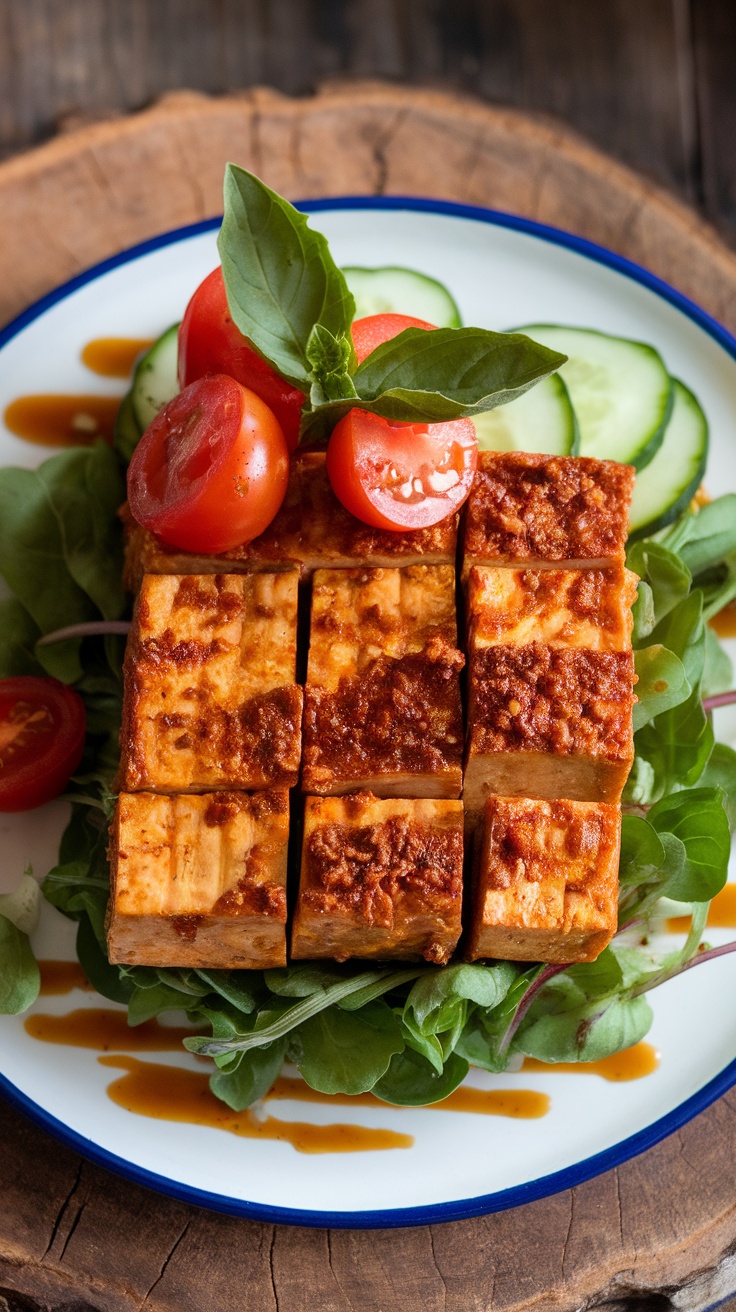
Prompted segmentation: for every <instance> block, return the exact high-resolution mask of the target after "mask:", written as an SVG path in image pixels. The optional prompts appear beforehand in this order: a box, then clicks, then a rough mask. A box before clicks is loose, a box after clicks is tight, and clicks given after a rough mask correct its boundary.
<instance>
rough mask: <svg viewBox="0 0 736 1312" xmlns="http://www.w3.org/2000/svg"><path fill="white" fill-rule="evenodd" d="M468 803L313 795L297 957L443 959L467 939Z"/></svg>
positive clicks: (294, 942)
mask: <svg viewBox="0 0 736 1312" xmlns="http://www.w3.org/2000/svg"><path fill="white" fill-rule="evenodd" d="M462 878H463V806H462V802H455V801H435V800H427V799H411V800H409V799H401V798H395V799H394V798H392V799H389V800H381V801H379V799H378V798H376V797H375V796H373V795H372V794H371V793H354V794H352V795H351V796H349V797H308V798H307V800H306V805H305V813H304V839H303V847H302V869H301V880H300V885H299V898H298V901H297V907H296V912H295V914H294V922H293V927H292V934H291V954H292V957H295V958H305V959H307V960H309V959H310V958H313V957H314V958H317V957H332V958H334V959H335V960H337V961H346V960H347V958H348V957H369V958H376V957H377V958H385V959H386V960H399V961H401V960H418V959H421V958H422V957H423V958H424V959H425V960H426V961H431V962H434V963H435V964H436V965H443V964H444V963H445V962H447V961H449V959H450V957H451V955H452V952H453V950H454V948H455V946H456V944H457V941H458V939H459V937H460V929H461V921H460V915H461V908H462Z"/></svg>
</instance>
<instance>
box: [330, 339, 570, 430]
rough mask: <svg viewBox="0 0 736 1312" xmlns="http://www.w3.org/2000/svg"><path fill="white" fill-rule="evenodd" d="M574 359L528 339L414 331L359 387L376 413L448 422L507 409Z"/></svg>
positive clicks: (359, 377) (394, 342)
mask: <svg viewBox="0 0 736 1312" xmlns="http://www.w3.org/2000/svg"><path fill="white" fill-rule="evenodd" d="M566 358H567V357H566V356H564V355H560V354H559V352H558V351H551V350H550V349H549V348H548V347H546V346H540V345H539V343H538V342H533V341H532V340H531V338H529V337H525V336H524V334H523V333H494V332H490V331H489V330H487V329H485V328H435V329H433V330H432V331H431V332H427V331H425V330H424V329H422V328H406V329H405V330H404V332H402V333H399V334H398V336H397V337H394V338H392V339H391V341H388V342H384V343H383V345H381V346H379V347H377V348H376V350H375V351H372V352H371V354H370V355H369V356H368V357H367V358H366V359H365V360H364V361H363V363H362V364H361V365H360V366H359V367H358V369H357V370H356V372H355V374H354V375H353V383H354V384H355V388H356V391H357V393H358V396H359V397H360V402H362V404H363V407H364V408H366V409H369V410H371V411H373V413H374V414H379V415H383V416H384V417H385V418H386V419H399V420H414V421H419V422H422V423H427V422H428V423H442V422H443V421H445V420H448V419H460V418H462V417H464V416H467V417H470V418H472V416H473V415H476V414H480V413H481V412H482V411H484V410H492V409H494V408H495V407H496V406H499V405H506V403H507V402H508V401H513V400H514V399H515V397H517V396H521V395H522V393H523V392H526V391H528V389H529V388H530V387H533V385H534V384H535V383H537V382H539V381H540V380H541V379H542V378H546V377H547V376H548V375H549V374H551V373H554V371H555V370H556V369H559V367H560V365H562V364H564V363H565V360H566Z"/></svg>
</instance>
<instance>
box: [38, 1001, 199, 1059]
mask: <svg viewBox="0 0 736 1312" xmlns="http://www.w3.org/2000/svg"><path fill="white" fill-rule="evenodd" d="M24 1026H25V1030H26V1033H27V1034H30V1036H31V1038H32V1039H40V1040H41V1041H42V1043H61V1044H63V1045H65V1046H68V1047H74V1048H97V1049H98V1051H100V1052H109V1051H110V1049H111V1048H114V1049H115V1050H116V1051H117V1052H181V1043H182V1039H185V1038H188V1037H189V1036H190V1035H191V1034H196V1033H198V1031H197V1030H193V1029H181V1028H179V1027H178V1026H173V1025H161V1024H160V1022H159V1021H157V1020H147V1021H144V1022H143V1024H142V1025H135V1026H131V1025H129V1024H128V1017H127V1014H126V1013H125V1012H124V1011H112V1010H110V1009H108V1008H106V1007H79V1008H78V1009H77V1010H76V1011H70V1012H68V1013H67V1014H66V1015H65V1016H50V1015H46V1014H45V1013H44V1012H36V1013H35V1015H33V1016H28V1017H27V1019H26V1020H25V1022H24Z"/></svg>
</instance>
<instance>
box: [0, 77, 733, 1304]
mask: <svg viewBox="0 0 736 1312" xmlns="http://www.w3.org/2000/svg"><path fill="white" fill-rule="evenodd" d="M226 158H234V159H236V160H237V161H238V162H240V163H243V164H247V165H250V166H251V167H254V168H256V169H257V170H258V171H260V172H262V173H263V175H264V176H265V177H266V178H267V180H268V181H270V182H271V183H272V184H273V185H274V186H276V187H278V188H279V189H280V190H282V191H284V192H285V193H286V194H287V195H289V196H292V197H294V196H298V195H302V196H303V195H312V196H317V195H329V194H336V193H339V192H395V193H402V192H403V193H415V194H421V193H424V194H435V195H442V196H446V197H451V198H455V199H458V200H463V201H473V202H477V203H481V204H489V205H494V206H498V207H500V208H506V209H510V210H515V211H517V212H521V213H524V214H528V215H531V216H532V217H535V218H542V219H544V220H546V221H549V222H555V223H559V224H561V225H562V226H564V227H568V228H571V229H573V230H575V231H577V232H581V233H584V234H585V235H587V236H591V237H594V238H595V239H598V240H602V241H604V242H606V243H607V244H608V245H611V246H613V247H615V248H617V249H619V250H622V251H623V252H624V253H626V254H629V255H631V256H633V257H634V258H635V259H638V260H641V261H642V262H643V263H645V264H648V265H649V266H650V267H652V268H654V269H655V270H657V271H659V272H661V273H663V274H664V275H665V276H668V277H669V279H670V280H671V281H674V282H676V283H677V284H678V285H680V286H681V287H682V288H683V289H684V290H686V291H689V292H690V293H691V294H693V295H695V296H696V297H697V298H698V299H699V300H700V301H701V302H703V303H705V304H707V306H708V308H710V309H712V310H713V311H714V312H715V313H717V314H718V315H719V316H720V317H721V318H722V319H724V320H725V321H727V322H729V323H730V324H731V325H732V326H734V327H736V256H734V255H733V254H731V253H730V252H729V251H727V250H726V249H725V248H724V247H722V246H721V245H720V244H719V243H718V241H717V240H716V238H715V236H714V235H713V234H712V233H711V232H710V231H708V230H707V229H705V228H704V227H703V225H702V224H701V223H700V222H699V221H698V220H697V219H696V218H695V216H694V215H693V214H692V213H691V212H690V211H689V210H687V209H685V208H683V207H682V206H681V205H680V204H679V203H678V202H676V201H674V200H673V199H672V198H671V197H670V196H668V195H666V194H664V193H662V192H661V191H659V190H658V189H657V188H656V187H653V186H652V185H651V184H650V183H648V182H645V181H642V179H640V178H638V177H637V176H635V175H633V174H631V173H630V172H628V171H627V170H626V169H624V168H622V167H621V166H619V165H617V164H614V163H612V162H611V161H610V160H608V159H606V158H605V157H602V156H601V155H599V154H598V153H596V152H595V151H594V150H592V149H591V148H590V147H589V146H587V145H586V144H585V143H584V142H581V141H580V140H578V139H577V138H575V137H574V136H572V135H570V134H569V133H567V132H565V131H563V130H561V129H560V128H558V127H557V126H555V125H553V124H550V123H547V122H536V121H533V120H530V119H528V118H526V117H525V116H523V115H520V114H518V113H516V112H513V111H507V110H494V109H491V108H489V107H487V106H484V105H482V104H478V103H476V102H473V101H470V100H460V99H458V98H456V97H452V96H449V95H446V94H442V93H437V92H420V91H410V90H402V89H400V88H386V87H378V86H375V85H368V86H365V85H355V86H352V87H349V88H339V87H338V88H335V87H333V88H331V89H329V90H327V91H326V92H325V93H324V94H321V95H320V96H318V97H317V98H314V99H307V100H302V101H293V100H289V99H287V98H284V97H282V96H279V95H276V94H274V93H272V92H268V91H262V90H261V91H252V92H249V93H247V94H246V95H243V96H241V97H238V98H229V99H224V100H208V99H206V98H203V97H201V96H195V95H178V96H173V97H171V98H169V99H167V100H166V101H165V102H164V103H163V104H162V105H161V106H160V107H156V108H154V109H152V110H149V111H145V112H144V113H142V114H140V115H138V116H133V117H130V118H125V119H120V120H119V121H114V122H107V123H102V124H97V125H92V126H89V127H87V128H84V129H82V130H80V131H79V132H77V133H75V134H72V135H68V136H65V137H60V138H58V139H56V140H55V141H53V142H51V143H49V144H47V145H45V146H42V147H40V148H39V149H38V150H36V151H34V152H31V153H30V154H28V155H25V156H21V157H19V158H17V159H11V160H9V161H7V162H6V163H5V164H3V165H0V270H1V271H2V278H0V319H1V318H7V317H9V316H10V315H11V314H13V313H15V312H17V311H18V310H19V309H20V308H22V306H23V305H25V304H27V303H28V301H30V300H31V299H32V298H33V297H35V296H37V295H39V294H40V293H41V292H43V291H44V290H47V289H48V288H49V287H51V286H54V285H56V284H57V283H59V282H60V281H61V280H63V279H64V278H67V277H69V276H70V275H71V274H73V273H75V272H77V271H78V270H79V269H80V268H83V267H85V266H86V265H88V264H90V263H92V262H93V261H94V260H97V259H100V258H102V256H104V255H106V254H109V253H111V252H112V251H114V250H118V249H120V248H122V247H124V246H128V245H130V244H132V243H133V242H135V241H138V240H140V239H141V238H143V237H145V236H148V235H150V234H151V233H153V232H158V231H162V230H164V229H166V228H169V227H172V226H175V225H177V224H182V223H186V222H190V221H192V220H194V219H197V218H201V217H203V216H204V215H207V214H211V213H213V212H215V211H216V210H217V208H218V205H219V195H220V184H221V176H222V166H223V163H224V161H225V159H226ZM0 1144H2V1150H1V1151H0V1312H50V1310H51V1309H53V1312H132V1310H133V1309H148V1310H149V1312H189V1309H192V1312H198V1310H199V1309H200V1308H206V1309H207V1312H230V1309H232V1308H234V1307H241V1306H243V1305H245V1306H247V1307H248V1308H249V1309H250V1308H253V1309H258V1312H260V1309H261V1308H271V1307H275V1308H276V1312H304V1310H305V1309H307V1308H312V1307H313V1306H315V1305H318V1306H319V1307H320V1308H321V1309H325V1312H349V1310H350V1309H357V1310H359V1312H374V1310H375V1312H387V1309H388V1308H391V1309H398V1310H399V1312H434V1309H435V1308H436V1309H438V1312H439V1310H440V1309H441V1310H442V1312H470V1310H471V1309H472V1312H476V1310H477V1312H490V1310H491V1309H493V1310H494V1312H496V1310H497V1309H498V1310H500V1309H503V1310H508V1312H511V1310H512V1309H513V1312H521V1309H532V1308H533V1309H538V1310H540V1312H544V1310H545V1309H548V1308H549V1309H552V1308H553V1307H554V1308H555V1309H559V1312H572V1310H573V1309H580V1308H583V1307H588V1306H593V1305H595V1306H600V1305H608V1306H609V1308H610V1309H613V1308H614V1307H615V1308H616V1309H624V1308H626V1309H628V1310H629V1312H638V1310H640V1309H644V1308H646V1309H648V1312H663V1310H664V1309H667V1308H683V1309H687V1312H699V1309H703V1308H707V1307H710V1306H712V1305H713V1304H714V1303H715V1302H716V1301H718V1300H722V1299H724V1298H726V1297H727V1296H728V1295H730V1294H731V1293H732V1292H733V1291H734V1289H736V1260H735V1259H734V1257H733V1256H732V1254H733V1253H734V1252H736V1187H735V1186H734V1179H733V1170H732V1163H733V1160H734V1155H735V1153H736V1094H733V1095H727V1096H726V1097H724V1098H722V1099H721V1100H720V1101H719V1102H718V1103H717V1104H716V1105H715V1106H714V1107H713V1108H711V1109H710V1110H709V1111H707V1112H705V1113H704V1114H703V1115H701V1116H700V1117H699V1118H697V1119H696V1120H695V1121H693V1122H692V1123H691V1124H690V1125H688V1126H686V1127H685V1128H684V1129H683V1130H681V1131H680V1132H679V1133H677V1134H675V1135H673V1136H672V1137H671V1138H669V1139H668V1140H666V1141H665V1142H664V1143H663V1144H661V1145H659V1146H658V1147H657V1148H655V1149H653V1150H652V1151H650V1152H649V1153H648V1154H646V1155H645V1156H643V1157H640V1158H637V1159H635V1160H633V1161H631V1162H629V1163H627V1164H625V1165H624V1166H622V1167H620V1168H619V1169H618V1170H617V1171H614V1172H610V1173H609V1174H607V1175H605V1176H603V1177H601V1178H599V1179H598V1180H595V1181H591V1182H589V1183H587V1184H585V1185H581V1186H579V1187H578V1188H576V1189H573V1190H572V1191H567V1192H565V1193H562V1194H560V1195H558V1196H556V1197H554V1198H552V1199H548V1200H544V1201H541V1202H538V1203H533V1204H529V1205H528V1206H526V1207H523V1208H518V1209H515V1210H514V1211H511V1212H506V1213H501V1214H498V1215H495V1216H490V1217H485V1218H481V1219H478V1220H471V1221H466V1222H457V1223H453V1224H450V1225H445V1226H441V1225H440V1226H433V1227H423V1228H418V1229H413V1230H401V1231H392V1232H389V1231H385V1232H379V1233H372V1234H371V1233H361V1232H344V1231H332V1232H327V1231H317V1230H298V1229H291V1228H280V1227H277V1228H274V1227H271V1226H265V1225H258V1224H251V1223H246V1222H243V1221H239V1220H234V1219H231V1218H227V1217H221V1216H216V1215H214V1214H209V1213H206V1212H202V1211H199V1210H197V1209H195V1208H192V1207H189V1206H186V1205H184V1204H181V1203H177V1202H173V1201H171V1200H168V1199H162V1198H158V1197H156V1196H154V1195H153V1194H149V1193H147V1192H146V1191H145V1190H142V1189H140V1188H137V1187H135V1186H132V1185H130V1184H128V1183H126V1182H124V1181H121V1180H118V1179H116V1178H115V1177H113V1176H111V1175H109V1174H107V1173H106V1172H105V1171H103V1170H101V1169H98V1168H96V1167H93V1166H91V1165H89V1164H86V1163H84V1162H82V1161H81V1160H80V1159H79V1158H78V1157H77V1156H76V1155H75V1154H74V1153H73V1152H71V1151H69V1150H68V1149H66V1148H63V1147H60V1146H59V1145H57V1144H56V1143H54V1142H53V1141H52V1140H51V1139H49V1138H48V1136H47V1135H45V1134H44V1133H43V1132H42V1131H40V1130H38V1129H36V1128H35V1127H34V1126H33V1125H31V1124H30V1123H29V1122H28V1121H26V1120H25V1119H24V1118H23V1117H21V1116H20V1115H18V1113H17V1112H16V1111H15V1110H13V1109H12V1108H11V1107H10V1106H8V1105H2V1104H0ZM244 1291H247V1293H244Z"/></svg>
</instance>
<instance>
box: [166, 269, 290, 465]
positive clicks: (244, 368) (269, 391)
mask: <svg viewBox="0 0 736 1312" xmlns="http://www.w3.org/2000/svg"><path fill="white" fill-rule="evenodd" d="M205 374H229V375H230V377H231V378H234V379H235V380H236V382H238V383H242V384H243V387H248V388H250V390H251V392H255V394H256V396H260V398H261V400H262V401H265V402H266V405H267V406H268V407H269V408H270V409H271V410H273V412H274V414H275V416H276V418H277V419H278V421H279V423H280V425H281V428H282V430H283V434H284V437H285V438H286V444H287V446H288V448H289V450H290V451H293V450H294V449H295V448H296V445H297V442H298V441H299V422H300V419H301V409H302V406H303V404H304V393H303V392H300V391H299V390H298V388H296V387H292V386H291V383H287V382H286V380H285V379H284V378H281V377H280V376H279V374H277V373H276V372H275V370H273V369H272V368H271V366H270V365H269V364H266V361H265V360H262V359H261V357H260V355H257V354H256V352H255V351H254V350H253V348H252V346H250V344H249V343H248V341H247V339H246V338H245V337H244V336H243V334H242V333H241V331H240V329H239V328H236V326H235V324H234V323H233V320H232V316H231V314H230V310H229V308H228V303H227V295H226V293H225V283H224V280H223V277H222V269H221V268H220V267H219V266H218V267H217V268H216V269H213V271H212V273H210V274H208V275H207V277H206V278H205V280H204V282H202V283H200V285H199V287H198V288H197V290H196V292H195V293H194V295H193V297H192V299H191V301H190V302H189V304H188V306H187V308H186V310H185V312H184V318H183V319H182V321H181V326H180V328H179V385H180V386H181V387H187V386H188V385H189V383H193V382H196V380H197V379H198V378H203V377H204V376H205Z"/></svg>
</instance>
